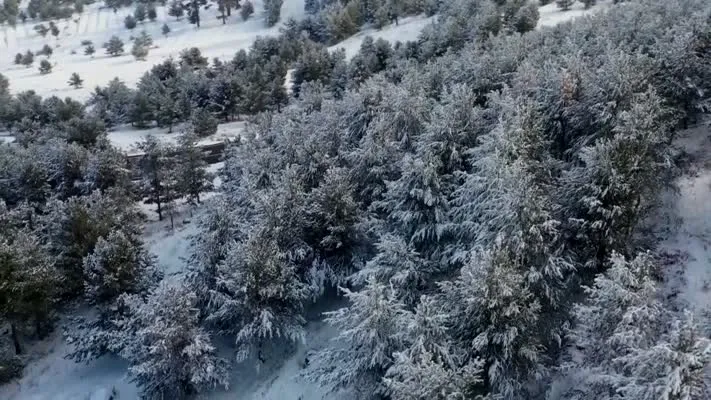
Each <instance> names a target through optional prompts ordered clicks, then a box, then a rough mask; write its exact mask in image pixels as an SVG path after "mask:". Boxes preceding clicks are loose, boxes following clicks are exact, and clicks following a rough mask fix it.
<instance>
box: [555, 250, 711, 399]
mask: <svg viewBox="0 0 711 400" xmlns="http://www.w3.org/2000/svg"><path fill="white" fill-rule="evenodd" d="M655 268H656V265H655V263H654V260H653V259H652V258H651V256H650V255H649V254H640V255H638V256H637V257H636V258H634V259H633V260H631V261H626V260H625V259H624V258H623V257H622V256H620V255H619V254H615V255H613V256H612V258H611V260H610V268H609V269H608V270H607V271H606V272H605V273H604V274H601V275H599V276H598V277H597V278H596V279H595V284H594V286H592V287H590V288H586V291H587V292H588V294H589V299H588V300H586V302H585V303H583V304H580V305H578V306H577V307H576V309H575V324H576V326H575V328H574V329H573V331H572V334H571V338H572V339H573V340H574V344H575V346H576V348H577V349H578V350H579V351H580V355H579V356H578V357H575V358H574V360H573V361H571V362H569V363H567V364H566V365H564V371H565V372H566V374H567V378H568V380H569V383H570V387H569V388H568V389H567V390H564V391H563V392H562V396H561V398H564V399H576V400H582V399H613V398H617V397H614V396H615V394H620V395H622V396H624V397H630V398H635V399H650V400H651V399H689V400H691V399H702V398H706V397H708V395H709V393H710V392H709V388H708V387H707V386H706V382H705V378H704V369H705V368H707V367H708V366H709V361H710V359H709V357H710V355H711V353H710V352H711V342H709V340H708V339H707V338H705V337H703V335H702V334H701V332H700V328H699V327H698V325H697V324H696V322H695V321H694V318H693V316H692V314H691V313H689V312H683V313H681V315H679V316H675V315H673V314H671V313H670V311H669V310H667V309H666V308H665V307H664V305H663V304H662V302H661V300H660V299H659V295H658V293H657V287H656V285H655V282H654V281H653V278H652V276H653V274H654V273H655Z"/></svg>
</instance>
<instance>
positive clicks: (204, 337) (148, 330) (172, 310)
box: [117, 283, 228, 399]
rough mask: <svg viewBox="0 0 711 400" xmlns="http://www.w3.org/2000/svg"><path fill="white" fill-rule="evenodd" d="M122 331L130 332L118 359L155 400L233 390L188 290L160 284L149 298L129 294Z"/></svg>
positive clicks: (121, 326)
mask: <svg viewBox="0 0 711 400" xmlns="http://www.w3.org/2000/svg"><path fill="white" fill-rule="evenodd" d="M122 303H123V306H124V307H126V312H125V313H124V316H123V317H122V318H120V319H119V320H118V321H117V327H118V328H119V329H121V330H123V331H124V332H127V333H128V335H124V336H126V340H125V346H123V348H122V349H121V350H120V351H119V355H120V356H121V357H123V358H124V359H126V360H128V362H129V364H130V367H129V375H130V376H131V378H132V379H133V381H135V382H136V384H137V385H138V387H139V388H141V391H142V395H143V396H144V397H145V398H150V399H164V398H171V399H183V398H185V397H186V396H188V395H194V394H198V393H200V392H203V391H206V390H210V389H214V388H215V387H217V386H222V387H224V388H227V387H228V362H227V361H226V360H224V359H222V358H220V357H219V356H218V355H217V350H216V348H215V346H214V345H213V344H212V343H211V340H210V336H209V334H208V333H207V332H205V331H204V330H203V329H202V328H201V327H200V323H199V322H200V320H199V312H198V308H197V296H196V295H195V294H194V293H192V292H190V291H189V290H187V289H186V288H185V287H183V286H177V285H176V284H170V283H164V284H161V285H160V286H159V287H158V288H157V289H156V290H155V291H154V292H153V293H151V295H150V296H148V298H146V299H145V300H144V298H143V296H136V295H134V296H124V298H123V299H122Z"/></svg>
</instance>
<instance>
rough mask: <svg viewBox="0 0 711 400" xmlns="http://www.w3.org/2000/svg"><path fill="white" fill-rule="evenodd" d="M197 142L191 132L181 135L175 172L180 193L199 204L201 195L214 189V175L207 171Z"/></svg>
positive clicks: (176, 149) (177, 148)
mask: <svg viewBox="0 0 711 400" xmlns="http://www.w3.org/2000/svg"><path fill="white" fill-rule="evenodd" d="M197 142H198V139H197V136H195V135H194V134H192V133H190V132H183V133H182V134H181V135H180V137H179V138H178V145H177V147H176V148H175V151H176V155H175V171H174V172H175V175H176V182H175V184H176V189H177V191H178V193H179V194H180V195H182V196H187V197H188V198H189V199H190V201H194V202H196V203H198V204H199V203H200V194H201V193H203V192H206V191H208V190H210V189H211V188H212V179H213V175H212V174H211V173H209V172H208V171H207V162H206V161H205V159H204V156H203V154H202V151H201V149H200V147H198V146H197Z"/></svg>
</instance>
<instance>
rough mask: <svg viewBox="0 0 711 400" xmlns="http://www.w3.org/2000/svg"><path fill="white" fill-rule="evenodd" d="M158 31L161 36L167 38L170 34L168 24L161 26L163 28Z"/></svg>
mask: <svg viewBox="0 0 711 400" xmlns="http://www.w3.org/2000/svg"><path fill="white" fill-rule="evenodd" d="M160 31H161V32H162V33H163V36H168V34H169V33H170V27H169V26H168V24H163V27H162V28H160Z"/></svg>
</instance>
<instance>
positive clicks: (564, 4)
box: [555, 0, 575, 11]
mask: <svg viewBox="0 0 711 400" xmlns="http://www.w3.org/2000/svg"><path fill="white" fill-rule="evenodd" d="M555 3H556V5H558V8H560V9H561V10H563V11H568V10H570V7H572V6H573V3H575V1H574V0H556V1H555Z"/></svg>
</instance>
